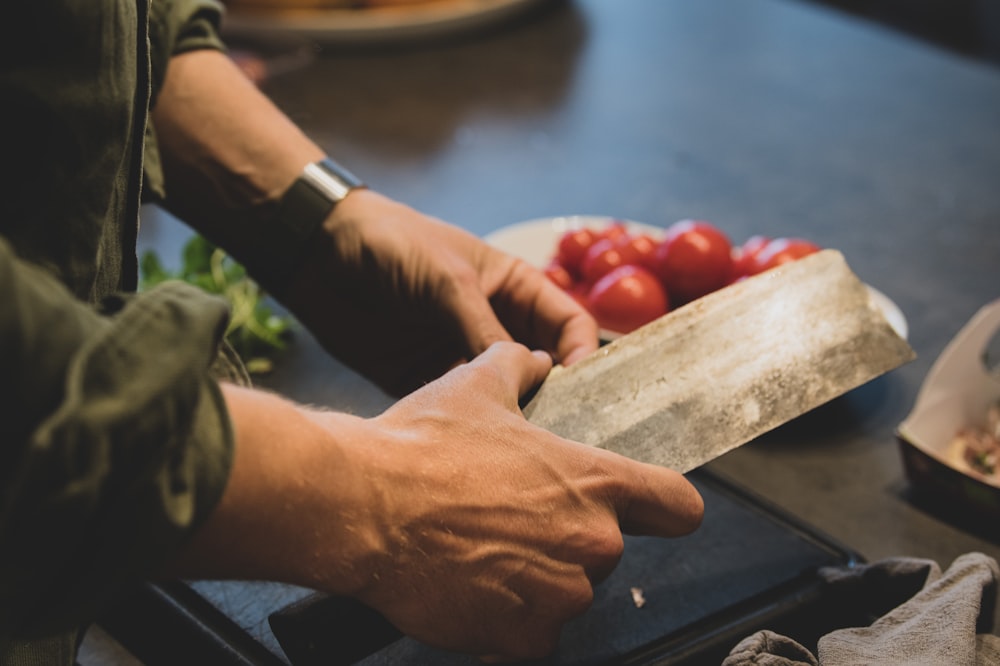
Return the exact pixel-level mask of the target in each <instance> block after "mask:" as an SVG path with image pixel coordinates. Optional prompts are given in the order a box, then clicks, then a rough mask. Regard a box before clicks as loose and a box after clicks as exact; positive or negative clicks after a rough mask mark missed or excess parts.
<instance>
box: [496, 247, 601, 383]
mask: <svg viewBox="0 0 1000 666" xmlns="http://www.w3.org/2000/svg"><path fill="white" fill-rule="evenodd" d="M494 306H495V307H496V308H497V312H498V313H499V314H500V319H501V321H503V322H504V323H505V324H506V325H507V329H508V330H510V331H511V332H512V333H513V334H514V337H515V339H518V340H523V341H524V342H525V343H526V344H529V345H531V346H536V345H537V346H541V347H542V348H544V349H545V350H546V351H549V352H551V353H552V354H553V355H554V356H555V357H556V360H557V361H558V362H560V363H562V364H563V365H572V364H573V363H575V362H576V361H578V360H580V359H581V358H583V357H584V356H587V355H588V354H590V353H591V352H593V351H594V350H596V349H597V346H598V338H597V322H595V321H594V318H593V317H592V316H591V315H590V314H589V313H588V312H587V311H586V310H585V309H584V308H583V307H582V306H581V305H580V304H579V303H578V302H577V301H576V299H575V298H573V297H572V296H570V295H569V294H568V293H566V292H565V291H563V290H562V289H560V288H559V287H558V286H556V285H555V284H553V283H552V281H551V280H549V279H548V278H546V277H545V276H544V275H543V274H542V273H541V271H539V270H537V269H536V268H534V267H532V266H529V265H528V264H526V263H525V262H523V261H519V262H515V263H514V264H513V265H512V267H511V269H510V270H509V272H508V273H507V275H506V278H505V280H504V288H503V291H502V293H501V294H497V297H495V298H494Z"/></svg>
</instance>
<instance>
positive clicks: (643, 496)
mask: <svg viewBox="0 0 1000 666" xmlns="http://www.w3.org/2000/svg"><path fill="white" fill-rule="evenodd" d="M619 457H621V456H619ZM622 460H623V462H624V466H625V467H626V469H627V472H626V473H624V474H622V475H621V477H620V478H622V479H625V483H624V484H623V486H622V487H621V490H620V491H619V495H618V497H617V498H616V500H615V510H616V511H617V513H618V521H619V523H620V525H621V528H622V531H623V532H625V533H627V534H635V535H648V536H662V537H676V536H683V535H685V534H690V533H691V532H693V531H695V530H696V529H698V527H699V526H700V525H701V520H702V517H703V516H704V513H705V502H704V500H702V497H701V494H700V493H699V492H698V490H697V489H696V488H695V487H694V486H693V485H691V482H690V481H688V480H687V479H686V478H685V477H684V475H683V474H680V473H678V472H675V471H674V470H672V469H667V468H665V467H659V466H657V465H649V464H646V463H640V462H635V461H634V460H629V459H627V458H622Z"/></svg>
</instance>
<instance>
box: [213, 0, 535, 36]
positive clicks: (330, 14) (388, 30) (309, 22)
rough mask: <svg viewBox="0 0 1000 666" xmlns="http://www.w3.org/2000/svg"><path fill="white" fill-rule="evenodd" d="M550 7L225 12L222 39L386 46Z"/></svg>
mask: <svg viewBox="0 0 1000 666" xmlns="http://www.w3.org/2000/svg"><path fill="white" fill-rule="evenodd" d="M549 1H550V0H441V1H439V2H428V3H426V4H416V5H400V6H389V7H376V8H372V9H274V10H265V9H249V8H240V7H230V8H229V9H228V10H227V11H226V16H225V19H224V20H223V34H224V35H225V36H226V37H230V36H249V37H258V38H259V37H293V38H304V39H312V40H315V41H319V42H323V43H327V44H371V43H380V42H385V43H391V42H397V41H408V40H414V39H423V38H426V37H437V36H443V35H447V34H452V33H460V32H464V31H466V30H470V29H475V28H479V27H482V26H486V25H490V24H493V23H496V22H499V21H503V20H506V19H507V18H509V17H511V16H514V15H516V14H517V13H519V12H521V11H523V10H525V9H527V8H529V7H531V6H534V5H539V4H542V3H543V2H549ZM275 2H276V3H278V2H280V0H275Z"/></svg>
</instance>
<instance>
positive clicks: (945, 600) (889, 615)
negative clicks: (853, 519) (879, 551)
mask: <svg viewBox="0 0 1000 666" xmlns="http://www.w3.org/2000/svg"><path fill="white" fill-rule="evenodd" d="M822 574H823V577H824V579H825V580H826V581H827V582H828V583H829V585H830V591H831V596H832V598H833V599H834V600H835V601H834V603H836V604H837V605H838V606H840V607H850V606H852V605H853V606H854V607H855V609H856V610H857V613H856V616H858V617H861V616H863V615H864V614H866V613H877V612H880V611H881V614H880V615H877V619H875V620H874V622H871V623H870V624H866V625H864V626H852V627H847V628H842V629H837V630H835V631H831V632H830V633H828V634H826V635H824V636H822V637H821V638H820V639H819V642H818V645H817V649H816V655H814V654H813V653H812V652H811V651H810V650H809V649H808V648H806V647H805V646H803V645H801V644H799V643H798V642H796V641H795V640H793V639H792V638H789V637H787V636H782V635H780V634H777V633H774V632H771V631H759V632H757V633H755V634H753V635H751V636H748V637H747V638H745V639H744V640H742V641H741V642H740V643H739V644H738V645H736V647H734V648H733V649H732V651H731V652H730V654H729V656H728V657H727V658H726V660H725V661H724V662H723V666H749V665H751V664H752V665H754V666H847V665H849V664H850V665H854V664H858V665H860V664H907V666H919V665H922V664H926V665H927V666H940V665H941V664H948V665H949V666H961V665H963V664H969V665H983V666H985V665H987V664H1000V637H998V636H995V635H993V634H991V633H990V632H991V630H992V625H993V615H994V608H995V605H996V601H997V581H998V580H1000V569H998V567H997V562H996V560H994V559H993V558H991V557H987V556H986V555H983V554H981V553H968V554H965V555H962V556H961V557H959V558H957V559H956V560H955V561H954V563H952V565H951V567H949V568H948V570H947V571H945V572H944V573H943V574H942V572H941V568H940V567H939V566H938V565H937V563H936V562H933V561H931V560H924V559H916V558H891V559H887V560H883V561H880V562H876V563H874V564H869V565H862V566H857V567H853V568H849V569H827V570H824V571H823V572H822Z"/></svg>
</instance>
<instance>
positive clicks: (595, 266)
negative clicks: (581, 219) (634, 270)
mask: <svg viewBox="0 0 1000 666" xmlns="http://www.w3.org/2000/svg"><path fill="white" fill-rule="evenodd" d="M638 263H639V252H638V250H636V249H635V248H633V247H632V246H631V245H629V244H628V243H624V244H622V243H618V242H616V241H615V240H613V239H611V238H602V239H601V240H599V241H597V242H596V243H594V244H593V245H591V246H590V249H589V250H587V254H586V256H584V258H583V262H582V263H581V264H580V277H581V278H582V279H583V281H584V282H586V283H588V284H593V283H595V282H597V281H598V280H599V279H601V278H602V277H604V276H605V275H607V274H608V273H610V272H611V271H612V270H614V269H616V268H618V267H619V266H625V265H628V264H638Z"/></svg>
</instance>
